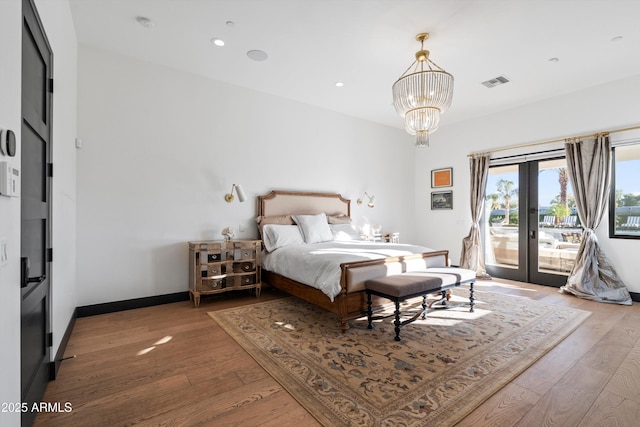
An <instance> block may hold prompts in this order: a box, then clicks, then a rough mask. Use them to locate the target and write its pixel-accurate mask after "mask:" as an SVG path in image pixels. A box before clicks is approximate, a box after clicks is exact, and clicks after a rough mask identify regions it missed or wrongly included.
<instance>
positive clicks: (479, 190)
mask: <svg viewBox="0 0 640 427" xmlns="http://www.w3.org/2000/svg"><path fill="white" fill-rule="evenodd" d="M489 156H490V155H489V154H482V155H477V156H474V157H471V158H470V159H469V166H470V167H471V220H472V223H471V230H470V231H469V235H468V236H467V237H465V238H464V239H462V254H461V255H460V267H461V268H467V269H469V270H473V271H475V272H476V277H477V278H478V279H491V276H489V275H488V274H487V270H486V267H485V264H484V255H483V252H482V245H481V240H480V217H481V216H482V211H483V210H484V199H485V193H486V191H487V176H488V175H489Z"/></svg>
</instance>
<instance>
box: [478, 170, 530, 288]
mask: <svg viewBox="0 0 640 427" xmlns="http://www.w3.org/2000/svg"><path fill="white" fill-rule="evenodd" d="M519 188H520V169H519V165H508V166H498V167H491V168H489V176H488V177H487V192H486V194H487V196H486V203H485V215H484V218H485V224H484V230H485V264H486V266H487V271H488V272H489V274H493V275H495V276H497V277H504V278H508V279H513V280H524V276H523V275H524V274H525V272H524V268H523V267H524V265H523V262H522V260H521V255H522V243H523V241H524V242H526V240H523V239H522V238H521V233H520V230H519V227H520V225H521V221H520V214H521V212H520V209H519V206H520V192H519Z"/></svg>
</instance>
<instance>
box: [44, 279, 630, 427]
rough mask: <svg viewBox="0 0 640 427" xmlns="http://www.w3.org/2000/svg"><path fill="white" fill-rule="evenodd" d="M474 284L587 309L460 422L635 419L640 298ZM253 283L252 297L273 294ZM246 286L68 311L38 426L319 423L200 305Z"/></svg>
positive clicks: (212, 304) (228, 299)
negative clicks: (609, 299)
mask: <svg viewBox="0 0 640 427" xmlns="http://www.w3.org/2000/svg"><path fill="white" fill-rule="evenodd" d="M477 289H481V290H489V291H494V292H501V293H507V294H513V295H520V296H524V297H528V298H532V299H536V300H541V301H544V302H547V303H550V304H557V305H559V306H572V307H576V308H580V309H583V310H587V311H590V312H592V315H591V316H590V317H589V318H588V319H587V320H586V321H585V322H584V323H583V324H582V325H581V326H580V327H579V328H578V329H576V330H575V331H574V332H573V333H572V334H571V335H570V336H569V337H568V338H567V339H565V340H564V341H563V342H561V343H560V344H559V345H557V346H556V347H555V348H553V349H552V350H551V351H550V352H549V353H547V354H546V355H545V356H544V357H543V358H541V359H540V360H539V361H537V362H536V363H535V364H534V365H533V366H531V367H530V368H529V369H528V370H527V371H525V372H524V373H523V374H521V375H520V376H519V377H517V378H516V379H515V380H514V381H512V382H511V383H510V384H508V385H507V386H506V387H504V388H503V389H502V390H501V391H500V392H498V393H496V394H495V395H493V396H492V397H491V398H490V399H488V400H487V401H486V402H484V404H482V405H481V406H479V407H478V408H477V409H476V410H475V411H474V412H473V413H471V414H470V415H469V416H467V417H466V418H465V419H464V420H462V421H461V422H460V423H459V424H458V425H459V426H492V427H498V426H523V427H525V426H526V427H529V426H562V427H567V426H596V425H603V426H604V425H607V426H634V427H635V426H638V425H639V423H640V305H639V304H637V303H634V305H633V306H631V307H628V306H620V305H613V304H602V303H594V302H590V301H585V300H581V299H578V298H575V297H573V296H570V295H564V294H560V293H558V290H557V289H556V288H549V287H545V286H537V285H530V284H524V283H518V282H509V281H504V280H497V279H496V280H493V281H479V282H478V283H477ZM280 297H282V294H280V293H278V292H277V291H275V290H263V292H262V295H261V297H260V298H259V301H266V300H269V299H274V298H280ZM254 302H256V298H255V297H254V296H252V295H250V294H248V293H241V294H234V295H231V294H225V295H218V296H215V297H210V298H207V299H203V301H202V303H201V305H200V307H199V308H197V309H196V308H193V306H192V304H191V303H190V302H181V303H174V304H167V305H162V306H156V307H149V308H143V309H137V310H129V311H123V312H118V313H112V314H105V315H100V316H93V317H85V318H80V319H77V321H76V325H75V328H74V330H73V333H72V335H71V339H70V341H69V345H68V347H67V351H66V355H65V356H66V357H70V356H72V355H75V356H76V357H75V358H72V359H68V360H65V361H63V362H62V366H61V368H60V370H59V373H58V378H57V379H56V380H55V381H52V382H51V383H49V386H48V387H47V390H46V393H45V396H44V401H47V402H53V403H55V402H60V404H61V407H62V408H64V404H65V403H67V402H69V403H70V404H71V407H72V410H71V411H70V412H66V413H65V412H55V413H54V412H43V413H40V414H38V416H37V417H36V422H35V425H36V426H48V427H49V426H65V427H66V426H110V427H111V426H129V425H158V426H196V425H202V426H278V427H284V426H293V425H295V426H298V427H303V426H317V425H318V423H317V422H316V421H315V420H314V419H313V417H311V416H310V415H309V414H308V413H307V412H306V411H305V410H304V409H303V408H302V407H301V406H300V405H299V404H298V403H297V402H296V401H295V399H293V398H292V397H291V396H290V395H289V394H288V393H287V392H286V391H285V390H284V389H283V388H282V387H281V386H280V385H279V384H278V383H277V382H276V381H275V380H273V379H272V378H271V377H270V376H269V375H268V374H267V373H266V372H265V371H264V370H263V369H262V368H261V367H260V366H259V365H258V364H257V363H256V362H255V361H254V360H253V359H252V358H251V357H250V356H249V355H248V354H247V353H246V352H245V351H244V350H243V349H242V348H241V347H240V346H239V345H238V344H236V342H235V341H234V340H232V339H231V338H230V337H229V336H228V335H227V334H226V333H225V332H224V331H223V330H222V329H221V328H220V327H219V326H218V325H217V324H216V323H215V322H214V321H213V320H211V319H210V318H209V317H208V316H207V314H206V313H207V312H208V311H214V310H220V309H224V308H228V307H232V306H237V305H243V304H252V303H254Z"/></svg>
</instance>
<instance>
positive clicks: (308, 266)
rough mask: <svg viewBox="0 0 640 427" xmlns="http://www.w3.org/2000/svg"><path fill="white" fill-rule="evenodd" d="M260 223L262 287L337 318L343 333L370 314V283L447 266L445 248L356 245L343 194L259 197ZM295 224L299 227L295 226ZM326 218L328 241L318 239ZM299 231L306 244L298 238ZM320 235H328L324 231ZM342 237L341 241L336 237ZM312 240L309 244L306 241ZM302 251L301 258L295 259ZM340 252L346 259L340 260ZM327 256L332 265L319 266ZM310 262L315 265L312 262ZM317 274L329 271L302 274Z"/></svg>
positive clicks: (382, 301)
mask: <svg viewBox="0 0 640 427" xmlns="http://www.w3.org/2000/svg"><path fill="white" fill-rule="evenodd" d="M257 219H258V223H259V229H260V234H261V236H262V239H263V241H264V243H265V253H264V255H263V257H262V259H263V269H262V281H263V283H265V284H267V285H270V286H273V287H274V288H277V289H280V290H282V291H284V292H287V293H289V294H291V295H294V296H296V297H298V298H300V299H303V300H305V301H308V302H310V303H312V304H315V305H317V306H319V307H321V308H323V309H325V310H328V311H330V312H331V313H334V314H336V315H337V316H338V321H339V325H340V328H341V329H342V330H343V331H346V330H347V329H348V328H349V321H350V320H353V319H356V318H359V317H361V316H363V315H365V314H366V310H367V301H366V293H365V290H364V282H365V281H366V280H368V279H373V278H380V277H385V276H388V275H392V274H399V273H403V272H410V271H419V270H424V269H425V268H429V267H444V266H447V265H448V251H446V250H438V251H436V250H432V249H430V248H426V247H423V246H415V245H403V244H387V243H370V242H362V241H358V239H357V237H356V236H354V235H353V233H351V235H349V233H348V227H349V226H350V222H351V203H350V200H348V199H346V198H344V197H342V196H341V195H340V194H335V193H316V192H294V191H280V190H277V191H272V192H270V193H269V194H266V195H263V196H258V218H257ZM295 220H298V221H300V222H301V223H298V224H297V223H296V221H295ZM322 220H323V221H325V222H326V223H328V224H329V227H330V229H331V232H332V234H333V237H334V239H335V240H333V239H332V240H328V237H327V236H326V235H325V236H324V239H323V238H322V236H320V237H318V236H315V235H314V233H315V231H316V228H314V227H315V225H317V224H319V222H321V221H322ZM306 221H308V222H309V223H305V222H306ZM314 224H315V225H314ZM305 226H307V228H305ZM287 227H289V228H287ZM321 227H324V226H321ZM297 229H299V230H300V233H301V235H302V240H303V241H302V242H301V241H300V237H298V235H297V234H296V230H297ZM274 230H275V231H274ZM309 230H311V231H309ZM345 230H347V231H346V232H345ZM322 233H326V230H325V228H322ZM342 233H344V234H342ZM339 234H340V235H342V237H341V238H338V235H339ZM309 237H311V243H308V242H307V241H305V238H309ZM278 239H279V240H278ZM276 240H278V241H276ZM316 240H320V241H316ZM301 248H303V249H304V250H302V254H303V255H299V254H298V255H296V252H298V251H299V249H301ZM305 250H306V251H305ZM338 253H339V254H342V255H344V254H347V256H346V257H342V256H340V257H338V256H337V254H338ZM325 254H329V256H325V258H329V259H331V262H332V263H333V264H327V265H325V266H320V264H317V263H320V262H321V261H319V258H321V257H322V256H324V255H325ZM296 256H298V257H299V258H295V257H296ZM311 258H313V262H310V259H311ZM282 266H286V267H287V268H284V269H283V268H281V267H282ZM319 270H326V271H327V274H328V275H327V276H323V278H321V279H319V278H318V277H312V278H308V277H305V276H304V275H300V274H301V273H302V272H308V271H311V272H312V276H313V273H314V272H317V271H319ZM314 281H316V282H320V283H314ZM387 303H388V301H386V300H385V299H382V298H374V300H373V304H374V307H378V308H379V307H381V306H382V305H383V304H387Z"/></svg>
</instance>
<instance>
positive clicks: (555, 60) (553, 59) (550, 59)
mask: <svg viewBox="0 0 640 427" xmlns="http://www.w3.org/2000/svg"><path fill="white" fill-rule="evenodd" d="M549 62H560V58H556V57H553V58H549Z"/></svg>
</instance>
